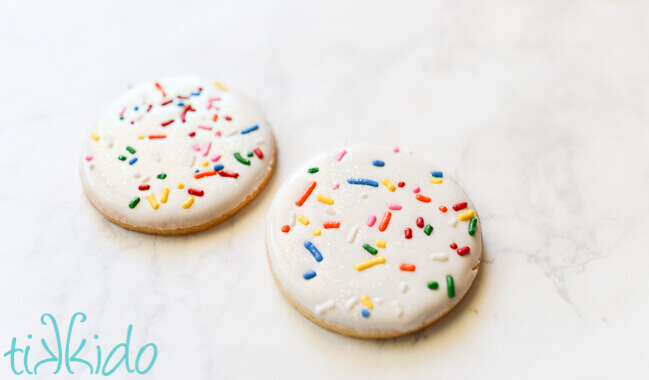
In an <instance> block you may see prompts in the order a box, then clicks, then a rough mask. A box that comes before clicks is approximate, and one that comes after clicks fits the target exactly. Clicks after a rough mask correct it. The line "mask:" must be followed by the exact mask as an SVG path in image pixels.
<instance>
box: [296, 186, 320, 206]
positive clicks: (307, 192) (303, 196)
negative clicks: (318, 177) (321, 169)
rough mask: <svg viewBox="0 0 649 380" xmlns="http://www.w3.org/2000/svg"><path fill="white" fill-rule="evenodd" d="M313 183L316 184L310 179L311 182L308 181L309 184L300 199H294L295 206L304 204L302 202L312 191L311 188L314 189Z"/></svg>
mask: <svg viewBox="0 0 649 380" xmlns="http://www.w3.org/2000/svg"><path fill="white" fill-rule="evenodd" d="M315 185H316V183H315V181H311V183H309V186H307V187H306V189H305V190H304V193H302V196H301V197H300V199H298V200H297V201H295V205H296V206H298V207H301V206H302V205H303V204H304V202H306V200H307V198H309V196H310V195H311V193H312V192H313V189H315Z"/></svg>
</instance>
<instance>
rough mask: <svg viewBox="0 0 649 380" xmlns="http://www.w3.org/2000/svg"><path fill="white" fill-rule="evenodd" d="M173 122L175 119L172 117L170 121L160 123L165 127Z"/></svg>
mask: <svg viewBox="0 0 649 380" xmlns="http://www.w3.org/2000/svg"><path fill="white" fill-rule="evenodd" d="M173 122H174V119H171V120H169V121H165V122H164V123H161V124H160V125H162V126H163V127H166V126H167V125H169V124H171V123H173Z"/></svg>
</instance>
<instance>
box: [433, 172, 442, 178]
mask: <svg viewBox="0 0 649 380" xmlns="http://www.w3.org/2000/svg"><path fill="white" fill-rule="evenodd" d="M430 174H431V175H432V176H433V177H437V178H443V177H444V174H443V173H442V172H430Z"/></svg>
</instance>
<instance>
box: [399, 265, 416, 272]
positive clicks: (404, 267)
mask: <svg viewBox="0 0 649 380" xmlns="http://www.w3.org/2000/svg"><path fill="white" fill-rule="evenodd" d="M399 269H401V270H402V271H407V272H414V271H415V265H414V264H401V265H399Z"/></svg>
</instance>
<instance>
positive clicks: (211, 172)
mask: <svg viewBox="0 0 649 380" xmlns="http://www.w3.org/2000/svg"><path fill="white" fill-rule="evenodd" d="M215 174H216V171H214V170H210V171H208V172H202V173H196V174H194V178H196V179H199V178H203V177H209V176H213V175H215Z"/></svg>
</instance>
